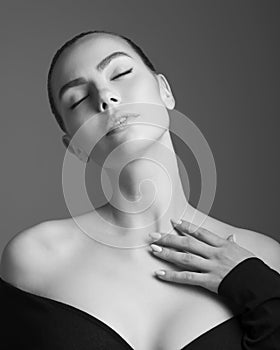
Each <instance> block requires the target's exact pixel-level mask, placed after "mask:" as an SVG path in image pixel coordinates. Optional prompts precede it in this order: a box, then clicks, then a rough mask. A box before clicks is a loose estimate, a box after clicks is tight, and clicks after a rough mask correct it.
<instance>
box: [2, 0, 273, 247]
mask: <svg viewBox="0 0 280 350" xmlns="http://www.w3.org/2000/svg"><path fill="white" fill-rule="evenodd" d="M279 5H280V2H279V1H272V0H270V1H267V0H263V1H246V0H244V1H236V0H234V1H233V0H232V1H225V0H221V1H208V0H206V1H197V0H195V1H173V2H171V1H162V0H161V1H127V0H125V1H116V0H112V1H105V0H102V1H48V2H46V1H44V2H43V1H38V0H36V1H35V0H34V1H27V0H25V1H16V2H15V1H1V10H0V26H1V27H0V29H1V30H0V37H1V47H0V50H1V64H0V70H1V71H0V77H1V82H0V89H1V128H0V140H1V148H0V150H1V183H0V191H1V193H0V195H1V208H0V213H1V221H0V225H1V227H0V228H1V236H0V253H1V252H2V249H3V247H4V245H5V244H6V242H7V241H8V240H9V239H10V238H11V237H12V236H14V235H15V234H16V233H18V232H20V231H22V230H23V229H25V228H28V227H30V226H33V225H35V224H37V223H39V222H42V221H45V220H51V219H61V218H64V217H69V215H70V214H69V212H68V210H67V207H66V205H65V202H64V197H63V193H62V185H61V167H62V161H63V157H64V151H65V148H64V146H63V144H62V142H61V136H62V135H63V134H62V132H61V131H60V129H59V128H58V126H57V125H56V123H55V119H54V117H53V116H52V115H51V113H50V109H49V106H48V101H47V93H46V76H47V70H48V67H49V64H50V61H51V58H52V56H53V55H54V53H55V51H56V50H57V49H58V47H60V46H61V45H62V44H63V43H64V42H65V41H66V40H68V39H69V38H71V37H72V36H74V35H75V34H77V33H79V32H82V31H87V30H91V29H105V30H111V31H116V32H118V33H120V34H123V35H126V36H128V37H130V38H131V39H132V40H134V41H135V42H136V43H137V44H139V45H140V46H141V47H142V48H143V50H144V51H145V52H146V54H147V55H148V56H149V57H150V59H151V60H152V62H153V63H154V65H155V66H156V68H157V69H158V71H160V72H161V73H164V74H165V75H166V77H167V78H168V79H169V82H170V84H171V87H172V89H173V92H174V94H175V97H176V100H177V105H176V108H177V110H179V111H180V112H182V113H184V114H186V115H187V116H188V117H190V118H191V120H192V121H193V122H194V123H195V124H196V125H197V126H198V127H199V128H200V130H201V131H202V133H203V134H204V136H205V138H206V139H207V141H208V143H209V145H210V147H211V149H212V152H213V154H214V157H215V161H216V167H217V173H218V183H217V193H216V197H215V201H214V205H213V207H212V210H211V212H210V215H211V216H213V217H215V218H217V219H219V220H221V221H224V222H227V223H229V224H231V225H235V226H239V227H243V228H247V229H251V230H255V231H258V232H262V233H265V234H266V235H269V236H271V237H274V238H275V239H277V240H278V241H279V240H280V236H279V233H280V229H279V223H278V218H279V197H278V196H279V188H280V185H279V178H280V177H279V175H280V171H279V145H280V141H279V125H280V123H279V118H280V116H279V81H280V80H279V78H280V76H279V62H280V50H279V42H280V38H279V29H280V28H279V26H280V25H279V15H280V6H279ZM183 146H184V145H180V143H178V144H177V146H176V148H177V150H178V155H179V156H181V157H183V158H184V156H186V157H185V159H188V164H186V166H187V169H188V171H189V172H190V182H191V200H190V201H191V203H192V204H193V205H195V202H196V201H197V198H198V195H199V189H200V187H199V172H198V170H197V169H196V170H195V161H193V160H192V159H191V156H190V157H188V156H187V151H185V150H184V147H183ZM88 174H89V175H88ZM96 179H97V175H96V169H94V168H92V169H89V170H88V171H87V183H89V191H90V190H91V191H90V193H91V196H92V197H93V198H95V200H96V198H101V197H100V193H98V189H96V186H94V184H96V183H97V180H96Z"/></svg>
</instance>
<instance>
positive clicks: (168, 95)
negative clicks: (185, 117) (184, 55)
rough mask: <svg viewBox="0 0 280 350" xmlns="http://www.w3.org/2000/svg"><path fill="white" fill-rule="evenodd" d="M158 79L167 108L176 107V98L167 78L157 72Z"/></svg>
mask: <svg viewBox="0 0 280 350" xmlns="http://www.w3.org/2000/svg"><path fill="white" fill-rule="evenodd" d="M157 80H158V84H159V89H160V96H161V99H162V101H163V103H164V104H165V106H166V108H168V109H173V108H174V107H175V99H174V96H173V94H172V91H171V88H170V86H169V84H168V81H167V79H166V78H165V76H164V75H163V74H161V73H160V74H157Z"/></svg>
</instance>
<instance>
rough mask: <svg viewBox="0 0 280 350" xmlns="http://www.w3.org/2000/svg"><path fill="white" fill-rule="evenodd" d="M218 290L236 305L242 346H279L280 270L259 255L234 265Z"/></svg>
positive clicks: (247, 349)
mask: <svg viewBox="0 0 280 350" xmlns="http://www.w3.org/2000/svg"><path fill="white" fill-rule="evenodd" d="M218 294H219V295H221V296H223V297H226V298H229V299H230V301H231V302H233V303H234V304H235V305H237V306H238V307H240V310H241V313H240V315H239V320H240V322H241V326H242V329H243V337H242V349H244V350H279V349H280V274H279V273H278V272H277V271H275V270H273V269H271V268H270V267H269V266H268V265H266V264H265V263H264V262H263V261H262V260H261V259H259V258H256V257H251V258H248V259H245V260H243V261H242V262H241V263H239V264H238V265H236V266H235V267H234V268H233V269H232V270H231V271H230V272H229V273H228V274H227V275H226V276H225V277H224V279H223V280H222V282H221V283H220V285H219V288H218Z"/></svg>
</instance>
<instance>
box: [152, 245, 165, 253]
mask: <svg viewBox="0 0 280 350" xmlns="http://www.w3.org/2000/svg"><path fill="white" fill-rule="evenodd" d="M151 248H152V249H153V251H155V252H161V251H162V248H161V247H159V246H158V245H155V244H151Z"/></svg>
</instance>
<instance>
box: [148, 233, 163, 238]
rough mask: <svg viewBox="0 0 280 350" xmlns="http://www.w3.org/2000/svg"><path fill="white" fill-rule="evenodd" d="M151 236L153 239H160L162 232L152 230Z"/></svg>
mask: <svg viewBox="0 0 280 350" xmlns="http://www.w3.org/2000/svg"><path fill="white" fill-rule="evenodd" d="M149 236H150V237H151V238H153V239H160V238H161V234H160V233H159V232H151V233H149Z"/></svg>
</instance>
